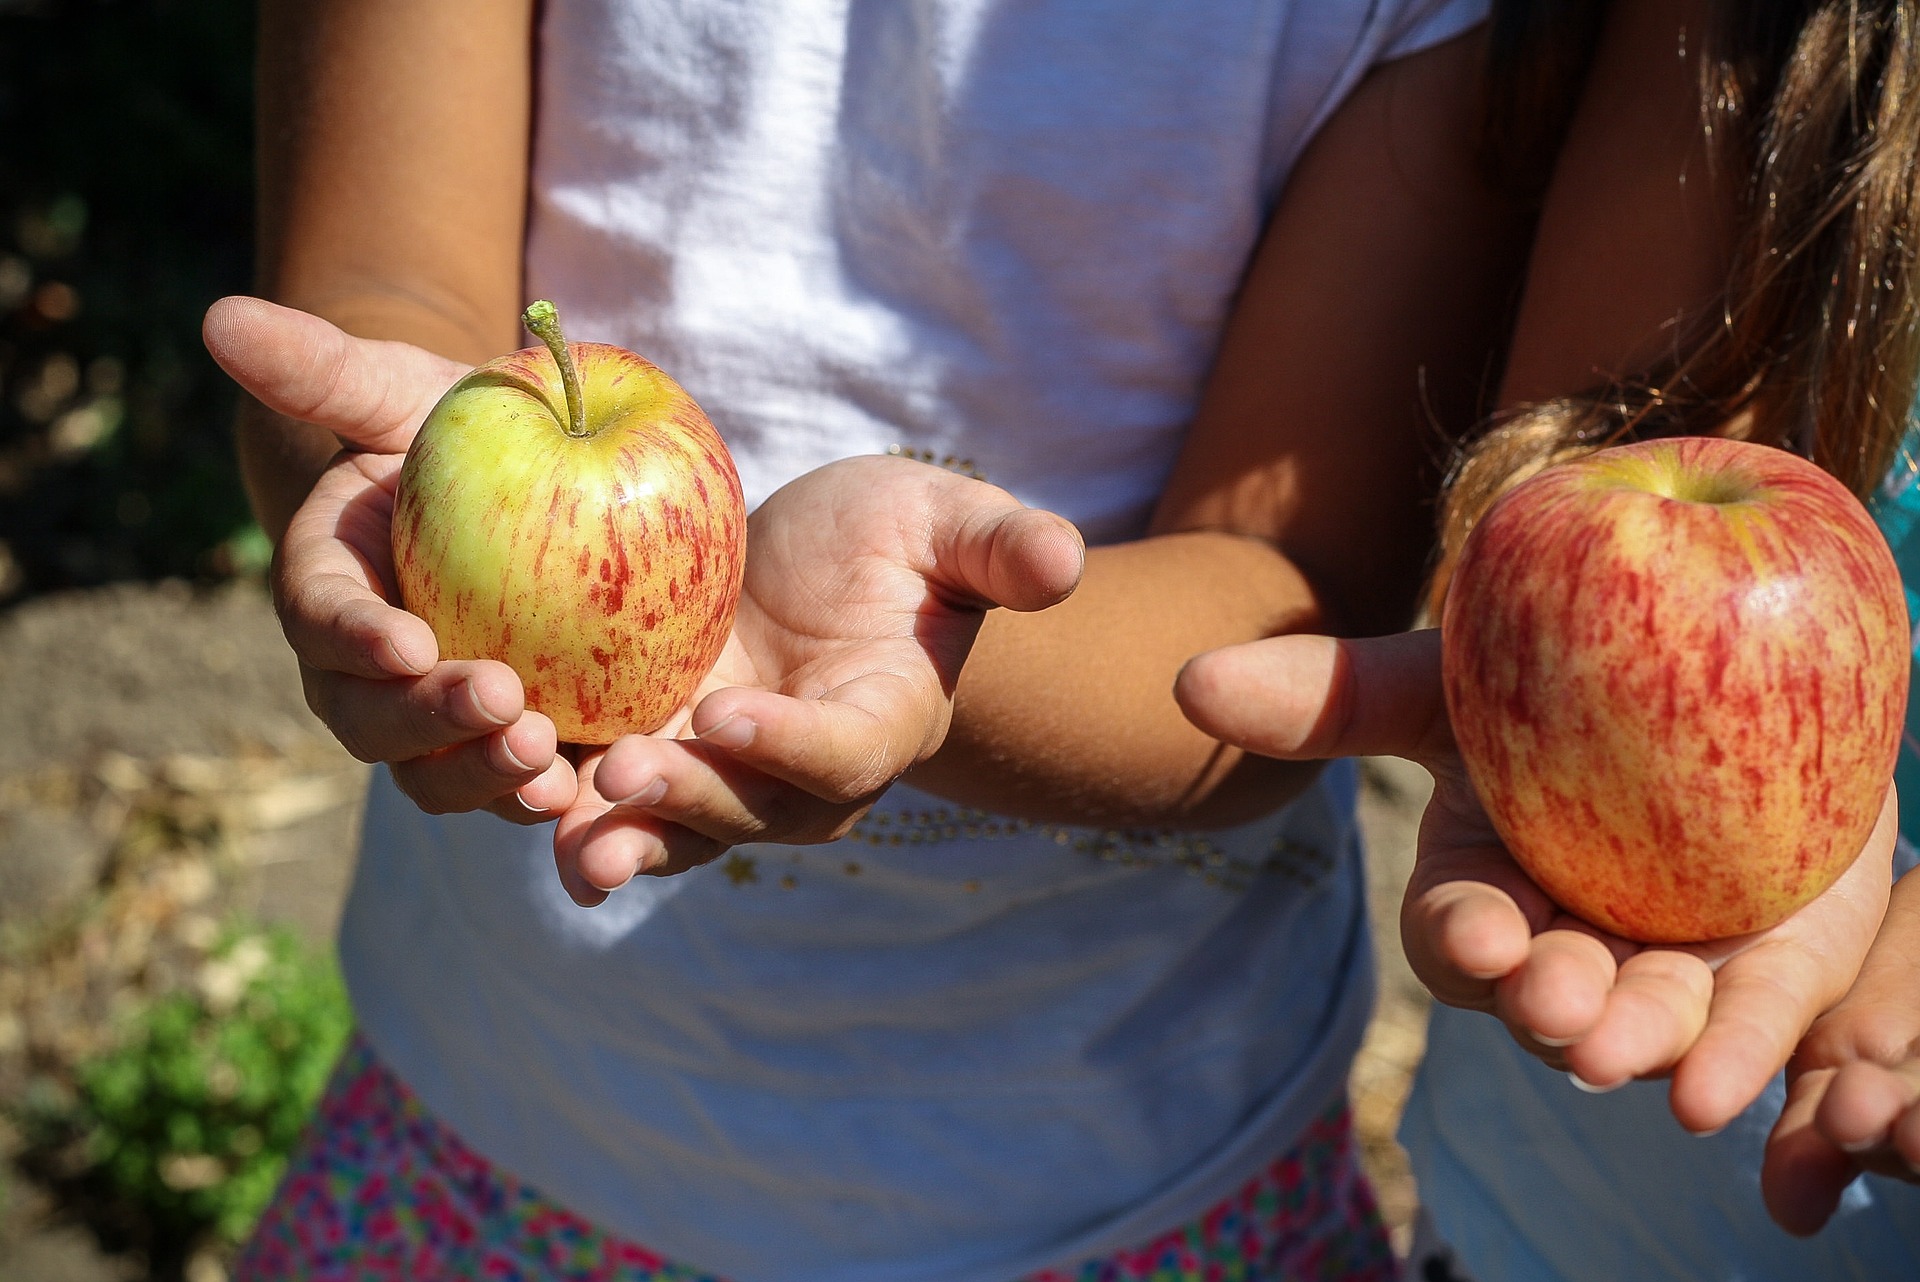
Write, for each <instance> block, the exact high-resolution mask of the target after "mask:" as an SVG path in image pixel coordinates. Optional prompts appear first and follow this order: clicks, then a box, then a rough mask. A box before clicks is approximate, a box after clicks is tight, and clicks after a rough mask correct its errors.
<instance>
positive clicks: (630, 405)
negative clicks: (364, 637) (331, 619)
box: [393, 302, 746, 744]
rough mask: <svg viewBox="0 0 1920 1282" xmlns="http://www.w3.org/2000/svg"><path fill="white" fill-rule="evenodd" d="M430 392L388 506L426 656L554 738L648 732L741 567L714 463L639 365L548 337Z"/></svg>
mask: <svg viewBox="0 0 1920 1282" xmlns="http://www.w3.org/2000/svg"><path fill="white" fill-rule="evenodd" d="M524 319H525V321H526V325H527V328H528V329H529V330H531V331H532V332H533V333H534V334H535V335H536V336H538V337H539V338H540V340H541V342H542V344H543V346H540V347H533V348H528V349H526V350H524V351H519V352H514V353H513V354H511V355H508V356H502V357H500V358H498V359H496V360H492V361H488V362H487V363H486V364H484V365H481V366H479V367H478V368H476V369H475V370H473V372H472V373H470V374H468V375H467V376H466V377H464V378H462V379H461V380H460V381H459V382H457V383H455V384H454V385H453V386H452V387H451V388H450V389H448V391H447V393H446V395H445V396H443V397H442V398H441V399H440V401H439V403H438V404H437V405H435V406H434V408H433V411H432V412H431V413H430V414H428V416H427V420H426V422H425V423H424V424H422V425H421V428H420V432H419V435H418V436H416V437H415V438H414V441H413V444H412V446H411V447H410V448H409V449H408V450H407V457H406V462H405V464H404V465H403V467H402V468H401V472H400V481H399V488H398V491H397V493H396V494H395V496H394V506H393V565H394V574H395V577H396V579H397V581H398V587H399V590H400V598H401V602H402V604H404V605H405V607H406V609H407V610H408V611H410V612H411V613H413V614H417V615H419V616H420V617H421V618H422V619H425V620H426V621H427V623H428V624H429V625H431V626H432V628H433V634H434V636H435V638H437V639H438V641H439V643H440V647H441V656H442V657H443V658H458V659H483V658H484V659H498V660H499V661H501V662H502V663H505V664H507V665H508V666H509V667H511V668H512V669H513V670H514V671H515V672H517V673H518V674H519V676H520V680H521V682H522V684H523V685H524V687H525V690H526V701H527V706H528V707H531V708H535V709H538V710H539V711H541V712H544V713H545V714H546V715H547V716H549V717H551V718H552V719H553V722H554V725H555V727H556V728H557V729H558V731H559V736H560V740H561V741H562V742H563V743H579V744H605V743H611V742H612V741H613V740H614V739H616V738H618V737H619V736H621V735H623V734H640V733H646V732H648V731H651V730H655V729H658V728H659V727H660V726H661V725H662V724H663V723H665V722H666V720H667V719H668V718H669V717H670V716H671V715H672V714H673V712H674V711H675V710H676V709H677V708H679V707H680V706H681V705H682V704H684V703H685V702H686V701H687V699H688V698H689V697H690V696H691V695H692V693H693V691H694V688H695V687H696V686H697V685H698V684H699V683H700V681H701V679H702V678H704V677H705V676H706V675H707V674H708V673H709V672H710V671H711V670H712V669H713V666H714V663H715V661H716V660H717V659H718V658H719V656H720V651H721V648H722V647H723V646H724V645H725V644H726V640H727V637H728V635H729V633H730V632H731V630H732V627H733V618H734V610H735V607H736V605H737V603H738V601H739V597H740V583H741V577H742V575H743V573H744V571H745V565H746V504H745V502H744V500H743V498H742V496H741V491H740V477H739V474H738V472H736V471H735V469H734V464H733V458H732V456H731V455H730V454H729V453H728V452H727V447H726V445H725V443H724V442H722V440H721V439H720V434H719V433H718V432H717V431H715V430H714V427H713V424H712V423H711V422H709V421H708V419H707V416H706V414H704V413H703V412H702V411H701V409H700V407H699V406H698V405H696V404H695V403H694V401H693V398H692V397H691V396H689V395H687V393H686V391H685V390H684V389H682V388H681V386H680V385H679V384H678V383H676V382H674V381H673V379H671V378H669V377H668V376H667V375H666V374H665V373H664V372H662V371H661V370H660V369H659V368H658V367H656V366H655V365H653V364H652V363H651V362H650V361H648V360H646V359H645V358H643V357H641V356H638V355H636V354H634V353H633V352H630V351H626V350H625V349H623V348H619V347H613V346H610V345H607V344H604V343H572V344H569V343H567V342H566V341H565V339H564V338H563V337H562V335H561V332H560V327H559V320H558V316H557V315H556V313H555V310H554V307H553V305H552V304H551V303H548V302H537V303H534V304H533V305H532V306H530V307H528V308H527V312H526V316H525V318H524Z"/></svg>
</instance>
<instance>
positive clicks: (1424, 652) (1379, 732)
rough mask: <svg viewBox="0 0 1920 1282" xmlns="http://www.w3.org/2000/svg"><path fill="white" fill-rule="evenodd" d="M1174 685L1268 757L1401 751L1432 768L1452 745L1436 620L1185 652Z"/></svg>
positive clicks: (1223, 731)
mask: <svg viewBox="0 0 1920 1282" xmlns="http://www.w3.org/2000/svg"><path fill="white" fill-rule="evenodd" d="M1173 693H1174V698H1175V700H1177V701H1178V702H1179V704H1180V709H1181V711H1183V712H1184V713H1186V715H1187V719H1188V720H1190V721H1192V722H1193V723H1194V725H1196V726H1198V727H1199V728H1200V729H1201V730H1204V731H1205V732H1206V733H1208V734H1210V735H1212V736H1213V737H1214V738H1216V739H1220V740H1222V741H1224V742H1226V743H1230V744H1234V745H1236V746H1238V747H1242V748H1245V749H1247V750H1248V751H1249V752H1255V753H1259V754H1260V755H1262V756H1267V757H1279V758H1283V759H1289V760H1311V759H1316V758H1326V757H1374V756H1385V757H1405V758H1407V759H1408V760H1411V761H1416V762H1419V763H1420V764H1421V765H1424V766H1428V767H1429V768H1431V767H1432V766H1433V765H1434V764H1435V763H1436V762H1437V761H1438V760H1439V759H1440V758H1441V757H1443V756H1444V755H1446V754H1448V753H1450V752H1451V751H1452V748H1453V732H1452V729H1451V727H1450V725H1449V723H1448V721H1447V710H1446V700H1445V696H1444V695H1443V693H1442V690H1441V684H1440V633H1439V630H1438V629H1434V628H1428V629H1424V630H1422V631H1418V632H1403V633H1398V634H1396V635H1393V636H1385V637H1371V638H1367V639H1364V640H1341V639H1338V638H1335V637H1322V636H1307V635H1298V636H1282V637H1269V638H1268V639H1266V640H1264V641H1252V642H1248V643H1246V644H1244V645H1235V646H1227V647H1225V648H1223V649H1219V650H1210V651H1207V652H1206V653H1204V654H1200V655H1196V656H1195V657H1194V658H1192V659H1190V660H1188V662H1187V665H1186V666H1185V667H1184V668H1182V669H1181V671H1180V675H1179V676H1178V677H1177V678H1176V679H1175V681H1174V688H1173Z"/></svg>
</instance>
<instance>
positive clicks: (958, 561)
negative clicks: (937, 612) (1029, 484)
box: [926, 477, 1087, 610]
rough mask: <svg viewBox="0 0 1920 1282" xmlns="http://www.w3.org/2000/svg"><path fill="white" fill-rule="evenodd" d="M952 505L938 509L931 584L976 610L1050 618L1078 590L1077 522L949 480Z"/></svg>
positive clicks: (1080, 545)
mask: <svg viewBox="0 0 1920 1282" xmlns="http://www.w3.org/2000/svg"><path fill="white" fill-rule="evenodd" d="M943 484H946V485H948V486H949V487H950V489H951V491H952V493H953V495H954V498H953V501H952V502H950V503H947V504H943V505H941V506H940V507H938V508H937V509H936V512H935V518H934V524H933V527H932V529H931V531H930V537H929V540H928V550H929V552H930V554H931V557H932V563H931V565H929V566H927V567H926V574H927V579H928V581H929V582H930V583H932V584H933V586H934V587H935V589H936V590H938V591H940V592H941V593H942V595H944V596H947V597H949V598H955V597H957V598H959V599H960V600H962V601H964V602H966V603H968V604H972V605H976V606H996V605H997V606H1005V607H1006V608H1007V609H1009V610H1044V609H1046V608H1047V607H1048V606H1051V605H1058V604H1059V603H1060V602H1061V601H1064V600H1065V599H1066V598H1067V597H1068V595H1070V594H1071V593H1072V592H1073V590H1074V588H1076V587H1078V586H1079V583H1080V575H1081V573H1082V571H1084V570H1085V568H1086V560H1087V549H1086V544H1085V543H1084V542H1083V541H1082V540H1081V538H1080V532H1079V531H1078V530H1077V529H1075V528H1074V526H1073V525H1072V523H1071V522H1069V521H1067V520H1065V519H1064V518H1062V517H1059V516H1056V515H1054V514H1053V513H1051V512H1045V511H1042V510H1040V509H1038V508H1030V507H1026V506H1024V505H1022V504H1020V503H1019V502H1018V501H1017V500H1015V499H1014V498H1013V497H1012V496H1011V495H1008V494H1006V493H1005V492H1004V491H1001V490H997V489H995V488H994V487H992V486H987V485H982V484H981V483H980V482H977V481H968V480H966V479H965V478H961V477H955V478H952V479H951V481H946V480H944V479H943Z"/></svg>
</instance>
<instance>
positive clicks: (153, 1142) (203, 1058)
mask: <svg viewBox="0 0 1920 1282" xmlns="http://www.w3.org/2000/svg"><path fill="white" fill-rule="evenodd" d="M350 1026H351V1017H350V1015H349V1013H348V1008H347V1001H346V994H345V991H344V989H343V988H342V986H341V982H340V977H339V973H338V971H337V969H336V968H335V967H334V965H333V963H332V962H331V960H323V959H320V958H316V957H315V956H314V955H313V954H311V953H310V952H308V951H307V950H305V949H304V948H303V947H302V946H301V945H300V943H299V942H298V940H296V939H295V938H294V937H293V936H292V935H291V934H289V933H287V932H285V931H269V932H247V933H241V934H237V935H235V936H234V937H233V938H231V939H230V940H229V941H228V942H227V943H226V944H225V945H224V946H223V947H221V948H219V949H217V950H216V951H215V953H214V955H213V956H212V958H211V959H210V960H209V962H208V964H207V965H206V966H205V967H204V968H203V969H202V972H201V975H200V977H199V982H198V983H197V984H196V985H195V987H194V988H193V989H191V990H186V991H181V992H176V993H173V994H170V995H168V996H165V997H161V998H159V999H157V1000H156V1001H154V1002H153V1003H152V1004H151V1005H149V1006H147V1007H146V1008H145V1009H143V1010H142V1011H141V1012H140V1013H139V1015H138V1016H137V1018H136V1019H135V1020H134V1021H133V1022H132V1024H131V1026H130V1029H129V1033H128V1035H127V1036H126V1037H125V1039H124V1040H122V1041H120V1042H119V1043H118V1045H116V1046H115V1048H114V1049H112V1050H110V1051H107V1052H105V1053H103V1054H101V1055H98V1056H96V1057H94V1058H92V1059H90V1060H88V1061H86V1062H84V1063H82V1064H80V1065H79V1066H77V1068H76V1071H75V1073H74V1081H75V1088H74V1090H73V1092H72V1093H71V1095H70V1096H69V1098H68V1103H67V1105H66V1107H65V1109H64V1112H65V1114H66V1115H65V1116H64V1117H47V1116H43V1117H42V1118H41V1119H40V1120H39V1121H40V1126H41V1127H42V1128H45V1127H46V1126H47V1125H48V1123H49V1122H51V1123H53V1124H54V1125H55V1127H56V1128H57V1129H58V1130H61V1131H64V1132H65V1134H66V1135H67V1136H68V1137H69V1143H70V1145H71V1144H72V1143H74V1142H77V1143H78V1146H79V1149H80V1152H81V1153H82V1154H83V1161H84V1164H85V1165H84V1169H83V1172H82V1178H83V1182H84V1183H85V1184H86V1185H87V1186H88V1187H89V1189H90V1191H91V1193H92V1195H93V1197H94V1198H96V1199H99V1200H101V1201H103V1202H106V1203H108V1204H117V1208H116V1209H117V1214H116V1215H115V1216H114V1218H116V1219H119V1220H120V1221H121V1222H123V1223H131V1224H135V1225H137V1226H139V1227H138V1229H137V1236H138V1237H140V1238H144V1239H145V1240H146V1241H145V1246H146V1249H147V1251H148V1253H149V1254H150V1255H152V1254H159V1255H163V1256H176V1255H178V1254H180V1253H181V1252H184V1251H186V1250H190V1249H191V1248H192V1247H193V1246H194V1245H195V1244H197V1243H205V1242H207V1241H208V1240H209V1238H211V1239H212V1240H214V1241H216V1242H220V1243H224V1244H227V1245H232V1244H235V1243H238V1242H240V1241H242V1240H243V1239H244V1238H245V1237H246V1235H247V1233H248V1232H249V1230H250V1229H251V1228H252V1226H253V1224H254V1222H255V1220H256V1219H257V1218H258V1217H259V1214H260V1212H261V1210H262V1209H264V1207H265V1206H266V1204H267V1201H268V1199H269V1198H270V1197H271V1196H272V1194H273V1191H274V1188H275V1186H276V1185H277V1183H278V1181H279V1179H280V1175H281V1172H282V1171H283V1170H284V1168H285V1165H286V1160H287V1155H288V1153H289V1152H290V1150H291V1149H292V1147H293V1145H294V1142H295V1140H296V1139H297V1138H298V1137H299V1135H300V1132H301V1129H302V1127H303V1126H304V1125H305V1123H306V1121H307V1119H308V1117H309V1115H310V1113H311V1111H312V1109H313V1106H314V1104H315V1103H316V1101H317V1100H318V1099H319V1096H320V1092H321V1090H322V1088H323V1087H324V1085H325V1083H326V1077H327V1074H328V1071H329V1070H330V1069H331V1068H332V1066H333V1062H334V1060H335V1059H336V1058H337V1057H338V1055H339V1053H340V1050H341V1048H342V1046H343V1045H344V1043H345V1040H346V1037H347V1034H348V1031H349V1029H350ZM42 1133H43V1134H44V1133H46V1131H44V1130H43V1132H42Z"/></svg>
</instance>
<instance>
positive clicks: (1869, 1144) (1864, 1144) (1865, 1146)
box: [1840, 1138, 1880, 1153]
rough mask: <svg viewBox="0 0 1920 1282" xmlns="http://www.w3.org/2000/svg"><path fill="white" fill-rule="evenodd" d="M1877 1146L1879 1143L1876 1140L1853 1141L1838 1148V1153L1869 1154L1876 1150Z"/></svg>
mask: <svg viewBox="0 0 1920 1282" xmlns="http://www.w3.org/2000/svg"><path fill="white" fill-rule="evenodd" d="M1879 1146H1880V1141H1879V1140H1878V1139H1877V1138H1869V1139H1864V1140H1855V1141H1854V1142H1853V1143H1851V1144H1842V1145H1841V1146H1840V1151H1841V1152H1842V1153H1866V1152H1870V1151H1871V1150H1873V1149H1876V1148H1878V1147H1879Z"/></svg>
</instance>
